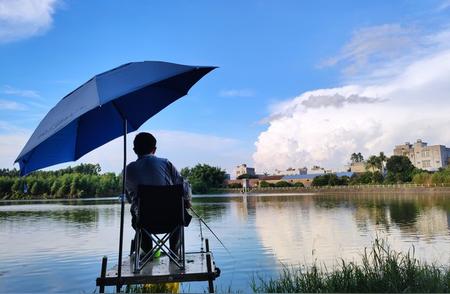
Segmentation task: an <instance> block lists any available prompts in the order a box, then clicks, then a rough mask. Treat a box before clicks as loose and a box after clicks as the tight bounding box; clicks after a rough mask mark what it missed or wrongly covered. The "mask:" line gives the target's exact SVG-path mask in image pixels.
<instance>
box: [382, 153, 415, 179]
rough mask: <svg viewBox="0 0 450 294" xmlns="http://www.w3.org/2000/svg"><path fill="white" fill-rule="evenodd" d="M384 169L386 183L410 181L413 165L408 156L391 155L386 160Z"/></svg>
mask: <svg viewBox="0 0 450 294" xmlns="http://www.w3.org/2000/svg"><path fill="white" fill-rule="evenodd" d="M386 169H387V175H386V181H387V182H388V183H407V182H411V180H412V177H413V172H414V170H415V167H414V165H413V164H412V163H411V161H410V160H409V158H408V157H406V156H399V155H393V156H391V157H390V158H389V159H388V160H387V162H386Z"/></svg>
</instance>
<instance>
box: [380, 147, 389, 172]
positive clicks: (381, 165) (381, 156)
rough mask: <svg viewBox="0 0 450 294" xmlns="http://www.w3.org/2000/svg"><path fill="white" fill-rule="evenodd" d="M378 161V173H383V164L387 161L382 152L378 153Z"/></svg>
mask: <svg viewBox="0 0 450 294" xmlns="http://www.w3.org/2000/svg"><path fill="white" fill-rule="evenodd" d="M378 159H379V161H380V167H379V169H380V172H383V169H384V163H385V162H386V161H387V160H388V157H387V156H386V155H384V152H380V155H378Z"/></svg>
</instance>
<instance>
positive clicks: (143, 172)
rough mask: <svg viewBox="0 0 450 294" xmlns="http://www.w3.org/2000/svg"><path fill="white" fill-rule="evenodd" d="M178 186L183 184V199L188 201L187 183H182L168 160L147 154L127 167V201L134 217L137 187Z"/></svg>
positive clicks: (180, 177)
mask: <svg viewBox="0 0 450 294" xmlns="http://www.w3.org/2000/svg"><path fill="white" fill-rule="evenodd" d="M178 184H183V187H184V198H185V200H186V201H190V200H191V199H190V198H191V193H190V185H189V183H188V182H186V181H184V179H183V177H182V176H181V175H180V173H179V172H178V171H177V169H176V168H175V167H174V166H173V164H172V163H171V162H170V161H169V160H167V159H165V158H159V157H156V156H154V155H152V154H148V155H144V156H140V157H139V158H138V159H137V160H136V161H134V162H131V163H130V164H128V165H127V179H126V188H127V191H128V194H127V199H128V201H129V202H131V211H132V212H133V213H134V214H135V215H137V198H136V197H137V191H138V186H139V185H152V186H168V185H178Z"/></svg>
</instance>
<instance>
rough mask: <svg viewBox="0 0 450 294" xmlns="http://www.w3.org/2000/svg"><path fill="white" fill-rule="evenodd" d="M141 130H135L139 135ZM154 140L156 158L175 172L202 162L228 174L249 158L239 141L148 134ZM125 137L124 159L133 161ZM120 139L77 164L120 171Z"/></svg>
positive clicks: (184, 134)
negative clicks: (163, 160) (90, 164)
mask: <svg viewBox="0 0 450 294" xmlns="http://www.w3.org/2000/svg"><path fill="white" fill-rule="evenodd" d="M141 131H145V130H139V132H141ZM150 132H151V133H152V134H154V136H155V137H156V139H157V141H158V143H157V154H156V155H157V156H160V157H164V158H168V159H169V160H170V161H171V162H172V163H173V164H174V165H175V166H176V167H177V168H178V169H181V168H183V167H186V166H190V167H192V166H194V165H196V164H197V163H206V164H209V165H213V166H219V167H221V168H224V169H226V170H227V171H228V172H232V171H233V169H234V166H235V165H236V162H244V161H245V160H246V159H248V158H249V157H250V156H251V153H250V151H248V150H247V149H246V148H245V147H244V146H243V145H242V143H241V142H239V141H238V140H235V139H231V138H225V137H219V136H212V135H207V134H200V133H192V132H184V131H170V130H157V131H150ZM136 134H137V132H135V133H131V134H129V135H128V137H127V138H128V144H127V158H128V162H131V161H134V160H135V159H136V155H135V154H134V152H133V139H134V137H135V135H136ZM122 156H123V140H122V138H118V139H116V140H114V141H112V142H110V143H108V144H106V145H104V146H102V147H100V148H98V149H96V150H94V151H92V152H91V153H89V154H87V155H85V156H84V157H82V158H80V160H79V162H90V163H97V162H98V163H100V165H101V166H102V168H103V170H104V171H114V172H120V171H121V169H122V164H123V162H122V160H123V159H122Z"/></svg>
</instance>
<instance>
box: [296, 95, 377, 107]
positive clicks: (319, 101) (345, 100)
mask: <svg viewBox="0 0 450 294" xmlns="http://www.w3.org/2000/svg"><path fill="white" fill-rule="evenodd" d="M383 101H386V99H380V98H371V97H364V96H359V95H357V94H352V95H350V96H348V97H345V96H342V95H339V94H337V93H336V94H334V95H332V96H330V95H318V96H314V95H311V96H309V97H308V98H307V99H305V100H303V101H302V102H301V104H302V105H303V106H304V107H305V108H321V107H328V106H333V107H336V108H340V107H343V106H344V105H346V104H360V103H366V104H372V103H380V102H383Z"/></svg>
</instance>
